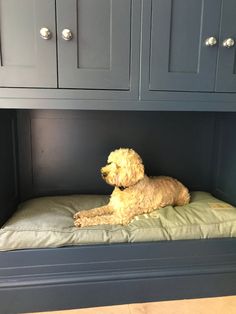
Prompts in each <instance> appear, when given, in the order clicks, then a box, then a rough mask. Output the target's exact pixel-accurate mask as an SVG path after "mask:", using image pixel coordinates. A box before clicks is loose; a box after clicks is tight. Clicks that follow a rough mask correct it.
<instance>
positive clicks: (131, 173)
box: [101, 148, 144, 188]
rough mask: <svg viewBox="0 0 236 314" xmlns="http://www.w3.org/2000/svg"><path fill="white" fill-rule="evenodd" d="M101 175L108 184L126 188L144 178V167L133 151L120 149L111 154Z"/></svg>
mask: <svg viewBox="0 0 236 314" xmlns="http://www.w3.org/2000/svg"><path fill="white" fill-rule="evenodd" d="M101 173H102V177H103V179H104V180H105V181H106V182H107V183H108V184H110V185H113V186H117V187H124V188H126V187H129V186H131V185H134V184H135V183H137V182H138V181H139V180H141V179H142V178H143V177H144V166H143V164H142V159H141V157H140V156H139V155H138V154H137V153H136V152H135V151H134V150H133V149H129V148H120V149H117V150H115V151H113V152H111V153H110V155H109V156H108V160H107V165H106V166H105V167H103V168H101Z"/></svg>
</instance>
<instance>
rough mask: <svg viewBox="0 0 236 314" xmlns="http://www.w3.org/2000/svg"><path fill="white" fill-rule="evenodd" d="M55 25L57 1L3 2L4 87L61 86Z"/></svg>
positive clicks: (0, 69) (0, 74)
mask: <svg viewBox="0 0 236 314" xmlns="http://www.w3.org/2000/svg"><path fill="white" fill-rule="evenodd" d="M43 25H47V27H48V28H49V29H50V30H51V34H52V37H50V40H43V39H42V38H41V37H40V29H41V28H42V27H43ZM55 25H56V21H55V1H54V0H40V1H39V0H21V1H18V0H0V32H1V33H0V35H1V37H0V49H1V50H0V59H1V60H0V61H1V63H0V86H1V87H56V86H57V67H56V34H55V31H56V28H55Z"/></svg>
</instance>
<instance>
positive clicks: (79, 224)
mask: <svg viewBox="0 0 236 314" xmlns="http://www.w3.org/2000/svg"><path fill="white" fill-rule="evenodd" d="M74 225H75V227H77V228H80V227H81V220H80V219H79V218H78V219H76V220H75V221H74Z"/></svg>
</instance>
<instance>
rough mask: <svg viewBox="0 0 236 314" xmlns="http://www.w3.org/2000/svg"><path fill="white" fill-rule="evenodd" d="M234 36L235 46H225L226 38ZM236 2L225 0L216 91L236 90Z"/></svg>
mask: <svg viewBox="0 0 236 314" xmlns="http://www.w3.org/2000/svg"><path fill="white" fill-rule="evenodd" d="M228 38H232V39H234V41H235V44H234V46H232V47H231V48H227V47H224V46H223V42H224V40H226V39H228ZM235 47H236V2H235V0H223V5H222V18H221V32H220V44H219V61H218V69H217V79H216V91H219V92H236V50H235Z"/></svg>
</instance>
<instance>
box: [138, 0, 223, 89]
mask: <svg viewBox="0 0 236 314" xmlns="http://www.w3.org/2000/svg"><path fill="white" fill-rule="evenodd" d="M220 4H221V0H152V1H150V0H146V1H144V11H143V12H144V24H145V18H149V16H151V18H150V24H149V32H150V35H149V36H150V41H151V43H150V45H149V46H150V51H149V55H150V63H149V75H147V77H148V79H149V82H148V84H147V85H149V90H175V91H213V90H214V84H215V70H216V61H217V45H214V46H212V47H210V46H206V44H205V41H206V39H207V38H209V37H212V36H214V37H215V38H217V39H218V32H219V23H220ZM147 25H148V23H146V26H147ZM144 27H145V26H144ZM144 31H145V29H144ZM144 49H146V47H145V48H144ZM145 68H146V67H145Z"/></svg>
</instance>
